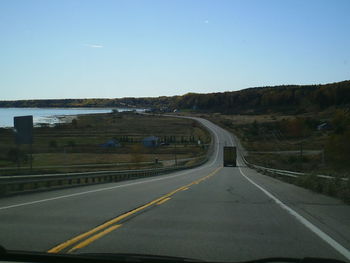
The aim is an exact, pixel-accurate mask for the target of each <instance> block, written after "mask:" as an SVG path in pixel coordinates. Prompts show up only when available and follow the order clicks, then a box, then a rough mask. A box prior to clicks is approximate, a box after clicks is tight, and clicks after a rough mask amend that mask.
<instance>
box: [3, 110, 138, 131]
mask: <svg viewBox="0 0 350 263" xmlns="http://www.w3.org/2000/svg"><path fill="white" fill-rule="evenodd" d="M117 110H118V111H127V110H130V109H123V108H118V109H117ZM111 111H112V109H97V108H0V127H13V117H15V116H25V115H33V120H34V125H35V124H38V123H48V124H54V123H59V122H62V121H63V120H62V118H60V117H62V116H70V115H73V116H74V115H78V114H91V113H108V112H111ZM138 111H143V110H138Z"/></svg>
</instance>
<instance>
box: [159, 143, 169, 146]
mask: <svg viewBox="0 0 350 263" xmlns="http://www.w3.org/2000/svg"><path fill="white" fill-rule="evenodd" d="M159 145H160V146H168V145H169V143H168V142H161V143H160V144H159Z"/></svg>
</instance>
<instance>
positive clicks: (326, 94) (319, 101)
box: [176, 81, 350, 114]
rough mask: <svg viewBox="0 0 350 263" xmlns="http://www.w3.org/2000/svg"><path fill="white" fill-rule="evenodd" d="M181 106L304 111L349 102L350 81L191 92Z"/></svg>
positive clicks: (224, 110) (225, 110)
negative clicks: (201, 92) (233, 90)
mask: <svg viewBox="0 0 350 263" xmlns="http://www.w3.org/2000/svg"><path fill="white" fill-rule="evenodd" d="M176 104H177V107H179V108H180V109H182V108H185V109H191V108H192V109H196V110H203V111H211V112H213V111H215V112H221V113H255V114H256V113H266V112H286V113H293V114H296V113H303V112H309V111H317V110H323V109H325V108H328V107H330V106H349V105H350V81H343V82H337V83H332V84H326V85H305V86H296V85H293V86H287V85H286V86H275V87H261V88H250V89H245V90H241V91H235V92H223V93H211V94H195V93H189V94H186V95H184V96H182V97H180V98H179V99H178V100H177V103H176Z"/></svg>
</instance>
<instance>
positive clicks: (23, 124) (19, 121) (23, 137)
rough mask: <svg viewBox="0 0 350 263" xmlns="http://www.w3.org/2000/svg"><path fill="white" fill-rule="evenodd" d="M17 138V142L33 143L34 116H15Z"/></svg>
mask: <svg viewBox="0 0 350 263" xmlns="http://www.w3.org/2000/svg"><path fill="white" fill-rule="evenodd" d="M13 124H14V128H15V140H16V143H17V144H32V143H33V116H32V115H29V116H17V117H14V118H13Z"/></svg>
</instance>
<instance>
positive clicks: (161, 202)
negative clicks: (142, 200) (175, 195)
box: [157, 197, 171, 205]
mask: <svg viewBox="0 0 350 263" xmlns="http://www.w3.org/2000/svg"><path fill="white" fill-rule="evenodd" d="M170 199H171V198H170V197H167V198H164V199H163V200H162V201H159V202H158V203H157V205H161V204H164V203H165V202H166V201H169V200H170Z"/></svg>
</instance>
